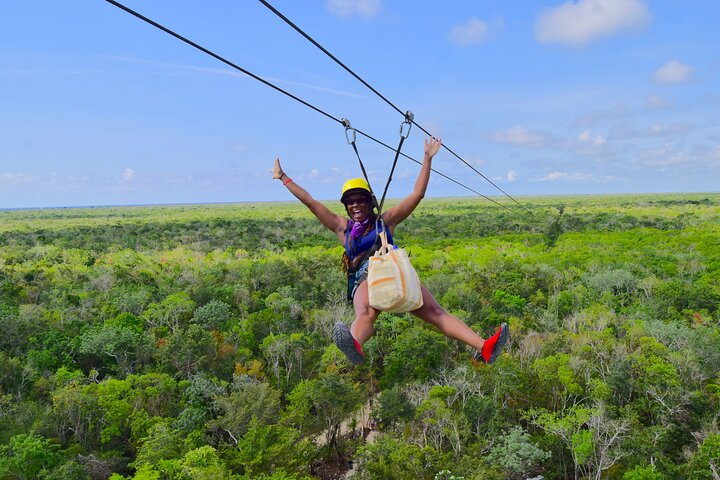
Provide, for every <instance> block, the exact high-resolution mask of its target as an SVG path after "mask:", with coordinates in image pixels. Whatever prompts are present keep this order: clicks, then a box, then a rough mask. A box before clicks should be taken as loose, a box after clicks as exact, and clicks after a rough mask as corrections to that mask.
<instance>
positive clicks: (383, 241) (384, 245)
mask: <svg viewBox="0 0 720 480" xmlns="http://www.w3.org/2000/svg"><path fill="white" fill-rule="evenodd" d="M375 229H376V230H377V232H378V234H377V236H378V238H379V239H380V248H378V250H377V252H375V254H376V255H377V254H380V255H385V254H387V253H388V252H390V250H391V249H392V245H390V244H389V243H388V239H387V231H386V230H385V222H383V221H382V219H381V218H378V220H377V221H376V224H375Z"/></svg>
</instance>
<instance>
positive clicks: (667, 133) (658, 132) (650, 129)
mask: <svg viewBox="0 0 720 480" xmlns="http://www.w3.org/2000/svg"><path fill="white" fill-rule="evenodd" d="M694 129H695V125H694V124H692V123H670V124H663V123H654V124H652V125H648V126H645V127H636V126H635V125H634V124H632V123H621V124H619V125H615V126H613V127H612V128H611V129H610V132H609V135H610V137H611V138H613V139H620V140H627V139H630V138H657V137H674V136H678V135H683V134H685V133H688V132H691V131H692V130H694Z"/></svg>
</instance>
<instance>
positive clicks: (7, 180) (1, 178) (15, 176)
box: [0, 172, 33, 185]
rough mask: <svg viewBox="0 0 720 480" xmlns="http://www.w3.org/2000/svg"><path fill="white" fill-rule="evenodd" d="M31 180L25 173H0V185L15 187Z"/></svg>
mask: <svg viewBox="0 0 720 480" xmlns="http://www.w3.org/2000/svg"><path fill="white" fill-rule="evenodd" d="M32 180H33V178H32V177H31V176H30V175H28V174H27V173H10V172H4V173H0V184H5V185H17V184H20V183H28V182H31V181H32Z"/></svg>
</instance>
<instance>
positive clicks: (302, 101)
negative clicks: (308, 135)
mask: <svg viewBox="0 0 720 480" xmlns="http://www.w3.org/2000/svg"><path fill="white" fill-rule="evenodd" d="M105 1H106V2H108V3H109V4H111V5H114V6H116V7H118V8H119V9H121V10H123V11H125V12H127V13H129V14H130V15H132V16H134V17H136V18H138V19H140V20H142V21H143V22H146V23H148V24H150V25H152V26H153V27H155V28H157V29H159V30H162V31H163V32H165V33H167V34H168V35H171V36H173V37H175V38H177V39H178V40H180V41H182V42H184V43H187V44H188V45H190V46H191V47H194V48H196V49H198V50H200V51H201V52H203V53H206V54H208V55H210V56H211V57H213V58H215V59H217V60H219V61H221V62H222V63H224V64H226V65H228V66H230V67H232V68H234V69H235V70H238V71H240V72H242V73H244V74H245V75H247V76H249V77H251V78H253V79H255V80H257V81H259V82H260V83H262V84H264V85H267V86H268V87H270V88H272V89H273V90H276V91H278V92H280V93H282V94H284V95H286V96H288V97H290V98H292V99H293V100H295V101H296V102H299V103H301V104H303V105H305V106H306V107H308V108H310V109H312V110H314V111H316V112H318V113H319V114H321V115H324V116H325V117H327V118H329V119H330V120H334V121H335V122H337V123H339V124H340V125H343V126H345V123H344V122H343V121H342V120H340V119H339V118H337V117H335V116H333V115H331V114H329V113H327V112H326V111H324V110H322V109H320V108H318V107H316V106H315V105H313V104H311V103H309V102H307V101H305V100H303V99H302V98H300V97H298V96H296V95H293V94H292V93H290V92H288V91H287V90H284V89H282V88H280V87H278V86H277V85H274V84H273V83H271V82H269V81H267V80H265V79H264V78H262V77H260V76H258V75H255V74H254V73H252V72H250V71H248V70H246V69H244V68H242V67H241V66H239V65H236V64H235V63H233V62H231V61H230V60H227V59H225V58H223V57H221V56H220V55H218V54H217V53H215V52H213V51H211V50H208V49H207V48H205V47H203V46H202V45H199V44H197V43H195V42H193V41H192V40H190V39H188V38H185V37H183V36H182V35H180V34H179V33H175V32H174V31H172V30H170V29H169V28H167V27H165V26H163V25H161V24H159V23H157V22H156V21H154V20H152V19H150V18H148V17H146V16H144V15H142V14H140V13H138V12H136V11H135V10H133V9H131V8H129V7H127V6H125V5H123V4H122V3H120V2H117V1H115V0H105ZM354 130H355V131H356V132H357V133H359V134H360V135H362V136H363V137H365V138H367V139H369V140H372V141H373V142H375V143H377V144H378V145H382V146H383V147H385V148H387V149H389V150H392V151H395V149H394V148H393V147H391V146H390V145H388V144H386V143H384V142H382V141H380V140H378V139H376V138H374V137H373V136H372V135H369V134H367V133H365V132H363V131H362V130H358V129H356V128H354ZM401 155H402V156H403V157H405V158H407V159H409V160H412V161H413V162H415V163H417V164H418V165H422V163H421V162H419V161H417V160H415V159H414V158H413V157H410V156H408V155H406V154H404V153H401ZM432 171H433V172H435V173H437V174H438V175H440V176H441V177H443V178H446V179H448V180H450V181H451V182H453V183H455V184H457V185H459V186H461V187H463V188H465V189H467V190H469V191H471V192H473V193H475V194H477V195H479V196H481V197H483V198H485V199H486V200H489V201H490V202H492V203H494V204H496V205H498V206H500V207H503V208H505V209H507V210H510V209H509V208H508V207H506V206H505V205H503V204H501V203H498V202H496V201H495V200H493V199H492V198H490V197H487V196H485V195H483V194H482V193H480V192H477V191H475V190H474V189H472V188H470V187H468V186H467V185H464V184H462V183H461V182H459V181H457V180H454V179H452V178H450V177H449V176H447V175H445V174H444V173H442V172H439V171H437V170H435V169H432ZM510 211H511V212H512V210H510Z"/></svg>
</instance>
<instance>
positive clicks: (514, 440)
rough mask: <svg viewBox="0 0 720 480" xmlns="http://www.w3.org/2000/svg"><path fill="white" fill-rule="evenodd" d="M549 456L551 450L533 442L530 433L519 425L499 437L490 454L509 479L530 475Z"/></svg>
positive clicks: (489, 456)
mask: <svg viewBox="0 0 720 480" xmlns="http://www.w3.org/2000/svg"><path fill="white" fill-rule="evenodd" d="M549 457H550V452H546V451H544V450H542V449H540V448H539V447H538V446H537V445H536V444H534V443H532V441H531V438H530V434H528V433H527V432H526V431H525V430H523V428H522V427H519V426H515V427H512V428H511V429H510V430H509V431H507V432H506V433H505V434H504V435H502V436H501V437H500V438H498V441H497V442H496V443H495V444H494V446H493V447H492V449H491V450H490V453H489V454H488V459H490V461H492V462H496V463H497V464H499V465H501V466H502V467H503V469H505V472H506V475H507V478H509V479H524V478H527V477H529V476H530V474H531V473H532V472H533V471H534V470H535V469H536V468H537V467H538V465H539V464H540V463H541V462H542V461H543V460H545V459H547V458H549Z"/></svg>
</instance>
